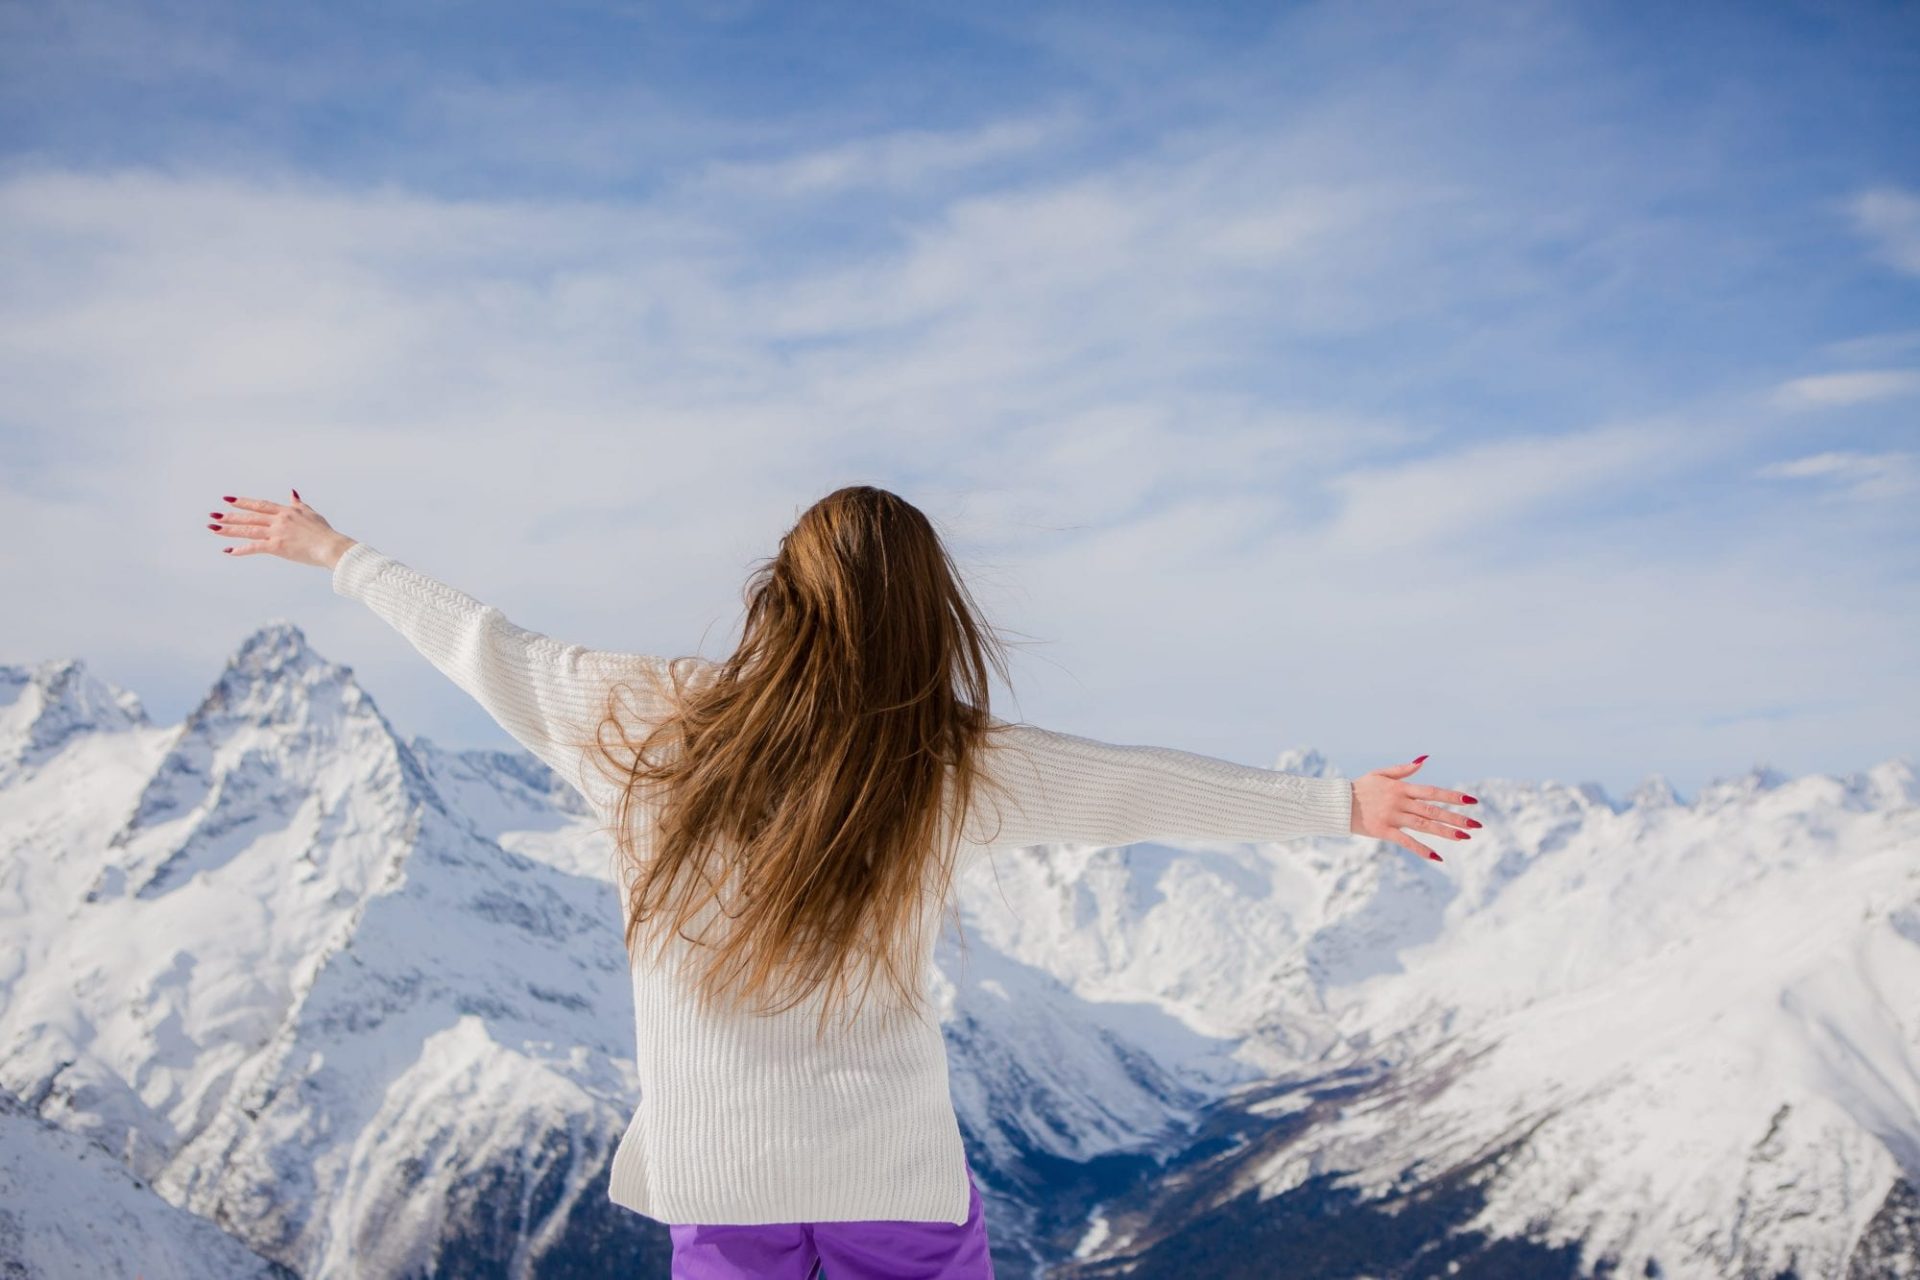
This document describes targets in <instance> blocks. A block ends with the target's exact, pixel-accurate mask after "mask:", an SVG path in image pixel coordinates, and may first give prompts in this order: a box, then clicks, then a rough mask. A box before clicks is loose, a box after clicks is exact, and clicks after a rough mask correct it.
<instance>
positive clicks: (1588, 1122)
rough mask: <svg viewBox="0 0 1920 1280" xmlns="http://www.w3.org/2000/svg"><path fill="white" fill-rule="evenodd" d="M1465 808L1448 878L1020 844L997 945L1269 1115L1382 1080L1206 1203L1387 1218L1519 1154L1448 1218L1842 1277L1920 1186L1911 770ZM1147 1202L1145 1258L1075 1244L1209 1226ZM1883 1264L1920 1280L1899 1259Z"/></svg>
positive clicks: (1918, 873) (1652, 1252)
mask: <svg viewBox="0 0 1920 1280" xmlns="http://www.w3.org/2000/svg"><path fill="white" fill-rule="evenodd" d="M1283 767H1292V768H1298V767H1300V766H1299V763H1298V760H1297V759H1296V760H1294V761H1292V762H1284V766H1283ZM1468 789H1469V790H1471V791H1472V792H1473V793H1474V794H1476V795H1477V796H1479V797H1480V798H1481V800H1482V803H1481V804H1480V805H1479V806H1478V807H1477V808H1475V809H1474V811H1473V812H1474V815H1475V816H1476V817H1478V818H1479V819H1480V820H1481V821H1483V822H1485V823H1486V824H1487V826H1486V828H1485V829H1484V830H1483V831H1482V832H1480V833H1478V834H1477V835H1476V836H1475V838H1474V840H1473V842H1472V843H1471V844H1470V845H1466V846H1457V847H1455V848H1451V849H1449V850H1448V852H1449V855H1450V856H1449V860H1448V861H1447V862H1446V863H1445V864H1444V865H1443V866H1436V865H1433V864H1423V863H1420V862H1418V861H1415V860H1413V859H1411V858H1408V857H1405V856H1404V855H1402V854H1400V853H1398V852H1397V851H1384V852H1375V851H1376V850H1385V849H1386V847H1385V846H1379V845H1373V844H1371V842H1357V841H1333V842H1325V843H1321V842H1315V845H1314V846H1311V847H1309V846H1299V845H1294V846H1288V847H1286V848H1283V849H1279V850H1273V851H1267V852H1264V853H1253V854H1247V853H1245V852H1241V853H1236V852H1234V851H1232V850H1212V851H1189V852H1184V853H1173V852H1171V851H1167V850H1162V849H1159V848H1154V847H1139V848H1135V849H1131V850H1104V851H1069V852H1066V853H1059V852H1054V853H1048V854H1045V855H1028V854H1022V855H1017V856H1016V858H1015V859H1013V860H1012V862H1013V866H1012V872H1013V877H1012V883H1011V885H1010V888H1009V891H1008V894H1007V896H1008V898H1009V899H1010V900H1011V901H1012V902H1014V903H1017V904H1018V910H1017V911H996V912H994V913H993V914H992V915H991V916H989V917H987V918H986V924H987V928H988V931H989V933H990V935H991V936H992V937H993V939H994V941H995V944H996V946H997V948H998V949H1000V950H1002V951H1003V952H1005V953H1007V954H1010V955H1013V956H1018V957H1021V958H1023V959H1025V960H1026V961H1028V962H1029V963H1031V964H1033V965H1035V966H1036V967H1038V968H1041V969H1044V970H1046V971H1047V972H1049V973H1052V974H1056V975H1060V976H1061V977H1062V980H1063V981H1064V982H1065V983H1066V984H1067V985H1068V986H1069V987H1070V988H1072V989H1073V990H1075V991H1077V992H1079V993H1081V994H1084V995H1087V996H1089V997H1091V998H1097V999H1100V1000H1110V1001H1114V1002H1116V1003H1117V1004H1119V1005H1120V1006H1121V1007H1123V1008H1125V1007H1133V1006H1138V1005H1148V1006H1152V1007H1156V1008H1161V1009H1167V1008H1173V1009H1175V1010H1178V1011H1179V1012H1180V1014H1181V1016H1182V1018H1183V1021H1185V1022H1186V1023H1187V1024H1188V1025H1191V1026H1196V1027H1200V1028H1203V1029H1204V1030H1205V1031H1206V1032H1207V1033H1209V1034H1210V1035H1213V1036H1216V1037H1218V1038H1219V1043H1222V1044H1234V1045H1235V1046H1236V1048H1235V1051H1234V1058H1235V1060H1238V1061H1251V1062H1255V1063H1257V1064H1259V1066H1260V1069H1261V1074H1263V1075H1271V1076H1275V1077H1280V1078H1281V1079H1283V1080H1292V1081H1295V1082H1297V1084H1298V1086H1299V1087H1298V1088H1297V1089H1294V1090H1292V1091H1288V1090H1281V1091H1279V1092H1278V1096H1271V1095H1273V1094H1274V1093H1275V1090H1273V1088H1272V1087H1271V1086H1270V1085H1269V1086H1266V1087H1262V1088H1258V1089H1252V1090H1248V1091H1247V1092H1248V1096H1249V1097H1258V1098H1259V1102H1258V1105H1257V1110H1258V1112H1259V1113H1261V1114H1266V1115H1270V1116H1284V1115H1286V1114H1287V1113H1288V1112H1289V1111H1292V1110H1296V1109H1300V1108H1303V1107H1304V1106H1305V1105H1306V1102H1307V1100H1308V1099H1309V1098H1310V1097H1311V1096H1312V1094H1313V1092H1314V1088H1313V1086H1315V1085H1316V1084H1318V1083H1321V1082H1324V1081H1326V1080H1328V1079H1330V1078H1334V1077H1340V1078H1343V1079H1346V1080H1352V1079H1356V1078H1358V1079H1363V1080H1368V1081H1371V1082H1372V1087H1370V1088H1366V1089H1363V1090H1361V1091H1360V1092H1359V1094H1358V1096H1356V1097H1354V1098H1353V1099H1352V1100H1351V1101H1350V1103H1348V1104H1347V1105H1338V1106H1327V1105H1325V1104H1321V1105H1318V1106H1316V1107H1314V1108H1313V1115H1312V1123H1311V1124H1309V1125H1305V1126H1302V1127H1300V1128H1299V1130H1298V1131H1292V1130H1290V1131H1289V1132H1288V1134H1287V1137H1286V1140H1285V1141H1284V1142H1277V1143H1273V1144H1265V1145H1261V1144H1256V1145H1255V1147H1254V1148H1253V1149H1251V1150H1249V1151H1247V1152H1245V1153H1243V1154H1242V1155H1240V1156H1238V1157H1228V1158H1226V1159H1224V1160H1221V1159H1215V1160H1213V1162H1212V1164H1213V1167H1212V1168H1211V1169H1210V1170H1209V1172H1208V1174H1207V1177H1208V1179H1209V1180H1210V1181H1211V1182H1212V1184H1213V1188H1212V1192H1211V1194H1210V1199H1209V1200H1208V1201H1207V1202H1206V1203H1207V1204H1211V1205H1217V1204H1220V1203H1223V1202H1224V1201H1226V1200H1229V1199H1231V1198H1232V1197H1233V1196H1234V1195H1236V1194H1239V1193H1242V1192H1247V1191H1249V1190H1250V1191H1252V1192H1253V1194H1254V1195H1255V1196H1256V1197H1259V1198H1266V1197H1271V1196H1275V1195H1277V1194H1281V1193H1284V1192H1287V1191H1288V1190H1290V1189H1296V1188H1300V1187H1302V1186H1303V1185H1304V1184H1306V1183H1307V1182H1308V1181H1309V1180H1310V1179H1311V1178H1313V1177H1315V1176H1316V1175H1319V1174H1321V1173H1324V1172H1326V1171H1329V1170H1337V1171H1340V1172H1341V1173H1342V1175H1343V1176H1342V1179H1341V1181H1342V1185H1343V1186H1344V1187H1345V1188H1346V1189H1348V1190H1350V1191H1352V1192H1353V1193H1355V1194H1357V1195H1359V1196H1360V1197H1362V1198H1367V1197H1375V1198H1379V1197H1386V1196H1389V1195H1390V1194H1396V1193H1397V1192H1398V1191H1399V1190H1400V1189H1401V1188H1403V1187H1404V1186H1405V1185H1407V1184H1408V1183H1412V1184H1415V1185H1417V1184H1419V1183H1421V1182H1423V1181H1429V1180H1434V1179H1438V1178H1441V1177H1442V1176H1443V1175H1445V1174H1446V1173H1447V1171H1449V1170H1453V1169H1456V1168H1458V1167H1461V1166H1463V1165H1466V1164H1470V1163H1471V1162H1473V1161H1475V1160H1476V1159H1480V1158H1482V1157H1484V1156H1485V1155H1486V1154H1487V1153H1489V1152H1492V1151H1494V1150H1497V1149H1500V1148H1501V1147H1502V1144H1504V1143H1509V1142H1513V1141H1514V1140H1516V1139H1518V1142H1517V1144H1516V1145H1515V1146H1514V1147H1513V1148H1512V1149H1511V1150H1510V1151H1506V1152H1504V1153H1503V1155H1502V1157H1501V1160H1500V1162H1499V1165H1498V1168H1497V1169H1493V1170H1490V1171H1489V1173H1488V1175H1487V1176H1486V1178H1485V1179H1484V1180H1483V1181H1484V1187H1483V1194H1482V1195H1481V1196H1480V1197H1479V1199H1480V1200H1481V1201H1482V1203H1479V1204H1477V1206H1476V1211H1475V1212H1474V1213H1472V1214H1470V1215H1467V1216H1465V1217H1463V1218H1462V1219H1461V1220H1459V1221H1457V1222H1455V1223H1453V1224H1451V1225H1452V1227H1453V1228H1455V1229H1459V1230H1477V1231H1480V1232H1483V1233H1485V1234H1486V1235H1488V1236H1490V1237H1493V1238H1499V1237H1509V1236H1526V1237H1528V1238H1530V1239H1533V1240H1537V1241H1541V1242H1543V1243H1546V1244H1550V1245H1569V1244H1570V1245H1571V1246H1573V1252H1574V1253H1575V1254H1577V1255H1578V1256H1579V1258H1580V1264H1579V1265H1580V1266H1581V1267H1582V1268H1595V1267H1598V1266H1601V1265H1603V1264H1605V1263H1609V1262H1610V1263H1611V1264H1612V1265H1614V1266H1616V1267H1618V1268H1619V1269H1620V1270H1621V1271H1622V1272H1623V1273H1625V1274H1634V1275H1641V1274H1653V1273H1655V1272H1657V1273H1659V1274H1666V1275H1716V1276H1717V1275H1764V1276H1774V1275H1778V1274H1782V1273H1792V1274H1798V1275H1807V1276H1811V1275H1841V1274H1845V1273H1846V1268H1847V1265H1848V1260H1849V1257H1850V1256H1852V1255H1853V1253H1854V1249H1855V1245H1856V1242H1857V1241H1858V1240H1859V1238H1860V1237H1861V1236H1862V1234H1863V1233H1865V1232H1866V1231H1867V1228H1868V1225H1869V1223H1870V1222H1873V1221H1874V1220H1875V1218H1876V1215H1881V1214H1882V1212H1883V1209H1885V1208H1886V1207H1887V1206H1888V1205H1889V1203H1890V1202H1891V1203H1893V1204H1894V1205H1895V1206H1897V1205H1898V1203H1899V1202H1901V1201H1902V1199H1903V1197H1906V1196H1908V1195H1910V1193H1911V1185H1903V1184H1902V1182H1901V1177H1902V1173H1903V1171H1904V1176H1905V1179H1906V1180H1907V1184H1911V1183H1912V1182H1914V1181H1916V1180H1917V1179H1916V1173H1920V995H1916V994H1915V993H1920V810H1916V808H1915V801H1916V799H1917V798H1920V787H1916V782H1915V777H1914V773H1913V770H1912V768H1911V766H1910V765H1909V764H1908V763H1907V762H1905V761H1903V760H1894V761H1889V762H1886V763H1884V764H1882V765H1880V766H1878V767H1877V768H1875V769H1873V770H1871V771H1869V772H1868V773H1865V774H1862V775H1858V776H1853V777H1847V778H1832V777H1823V776H1817V775H1816V776H1810V777H1806V778H1801V779H1796V780H1791V781H1790V780H1787V779H1784V778H1781V777H1779V776H1778V775H1775V774H1773V773H1770V772H1768V771H1765V770H1755V771H1754V772H1752V773H1750V774H1748V775H1746V776H1744V777H1740V778H1734V779H1727V780H1722V781H1720V782H1716V783H1715V784H1713V785H1712V786H1710V787H1708V788H1705V789H1704V790H1703V792H1702V794H1701V795H1700V796H1698V797H1696V799H1695V800H1694V802H1693V803H1692V804H1690V805H1682V804H1679V803H1678V802H1677V799H1676V798H1675V797H1674V796H1673V795H1672V793H1671V790H1670V789H1669V788H1667V787H1666V786H1665V785H1664V784H1663V783H1662V782H1660V781H1659V780H1658V779H1653V780H1651V781H1650V783H1649V784H1648V785H1647V786H1645V787H1643V788H1641V790H1640V791H1639V792H1638V793H1637V794H1636V796H1635V798H1634V799H1633V800H1632V801H1631V802H1629V803H1625V804H1620V805H1615V804H1613V803H1611V802H1609V801H1608V800H1607V798H1606V797H1605V796H1604V794H1602V793H1601V792H1600V791H1599V790H1598V789H1597V788H1594V787H1565V786H1559V785H1555V784H1546V785H1531V784H1519V783H1513V782H1509V781H1505V780H1499V779H1490V780H1484V781H1479V782H1475V783H1472V784H1469V787H1468ZM1363 843H1364V844H1366V846H1367V848H1366V849H1365V850H1362V849H1361V848H1360V846H1361V845H1362V844H1363ZM1002 861H1003V879H1007V878H1008V877H1007V876H1006V874H1005V870H1004V866H1005V864H1006V863H1007V861H1008V860H1007V859H1005V858H1003V859H1002ZM1229 939H1230V941H1229ZM1235 951H1237V952H1238V953H1239V954H1240V955H1241V957H1243V959H1244V964H1238V965H1236V964H1235V963H1234V962H1233V959H1232V955H1231V953H1232V952H1235ZM1242 1037H1244V1039H1242ZM1195 1065H1207V1064H1206V1060H1205V1059H1202V1060H1200V1061H1199V1062H1198V1063H1196V1064H1195ZM1269 1148H1271V1149H1269ZM1165 1193H1166V1185H1165V1182H1164V1180H1162V1181H1161V1184H1160V1185H1157V1186H1156V1187H1155V1188H1154V1190H1153V1192H1152V1193H1151V1194H1148V1195H1145V1196H1142V1197H1139V1198H1137V1199H1136V1200H1135V1201H1134V1202H1133V1204H1132V1205H1131V1208H1132V1210H1133V1211H1134V1212H1135V1213H1136V1214H1137V1215H1138V1220H1137V1221H1135V1222H1134V1223H1133V1224H1132V1226H1131V1233H1132V1235H1133V1236H1134V1237H1137V1238H1128V1237H1129V1233H1128V1231H1127V1230H1122V1229H1119V1228H1118V1227H1117V1226H1116V1225H1115V1224H1114V1223H1112V1222H1107V1221H1105V1219H1104V1215H1103V1218H1102V1226H1101V1231H1102V1232H1103V1233H1104V1234H1103V1236H1102V1238H1101V1240H1100V1243H1099V1247H1098V1248H1095V1249H1090V1250H1089V1251H1088V1256H1100V1255H1104V1254H1117V1255H1126V1254H1131V1253H1140V1254H1143V1255H1145V1256H1151V1254H1152V1250H1151V1247H1150V1246H1151V1245H1152V1243H1153V1241H1154V1240H1155V1239H1156V1238H1160V1237H1163V1236H1166V1235H1168V1234H1169V1233H1178V1232H1181V1231H1183V1230H1188V1229H1190V1221H1191V1219H1192V1217H1193V1216H1194V1215H1195V1213H1196V1212H1198V1211H1199V1210H1200V1209H1201V1208H1203V1207H1204V1206H1202V1205H1196V1204H1195V1203H1193V1202H1190V1201H1187V1200H1181V1201H1179V1203H1178V1211H1177V1215H1176V1216H1175V1217H1173V1218H1171V1219H1170V1218H1169V1217H1168V1216H1167V1214H1166V1211H1165V1209H1164V1207H1163V1208H1161V1209H1160V1210H1156V1209H1155V1208H1154V1207H1153V1206H1154V1204H1155V1201H1156V1198H1164V1197H1165ZM1914 1244H1915V1245H1920V1240H1916V1241H1915V1242H1914ZM1185 1247H1186V1244H1185V1243H1184V1242H1183V1243H1182V1245H1181V1248H1183V1249H1184V1248H1185ZM1163 1260H1164V1259H1163ZM1650 1265H1651V1266H1652V1267H1653V1268H1654V1271H1648V1270H1647V1268H1648V1267H1649V1266H1650ZM1901 1265H1903V1266H1908V1267H1911V1268H1912V1269H1913V1270H1912V1271H1911V1272H1908V1273H1909V1274H1913V1273H1920V1249H1916V1250H1915V1251H1913V1252H1909V1253H1907V1254H1906V1256H1905V1261H1904V1262H1903V1263H1902V1264H1901ZM1092 1273H1093V1274H1105V1272H1100V1271H1095V1272H1092ZM1167 1274H1178V1272H1177V1270H1169V1271H1168V1272H1167ZM1889 1274H1899V1272H1897V1271H1896V1272H1890V1273H1889Z"/></svg>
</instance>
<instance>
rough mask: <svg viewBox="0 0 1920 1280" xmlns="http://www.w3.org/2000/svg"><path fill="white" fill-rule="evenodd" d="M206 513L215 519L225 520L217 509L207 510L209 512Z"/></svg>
mask: <svg viewBox="0 0 1920 1280" xmlns="http://www.w3.org/2000/svg"><path fill="white" fill-rule="evenodd" d="M207 514H208V515H210V516H212V517H213V518H214V519H215V520H225V519H226V517H225V516H223V515H221V514H220V513H219V512H218V511H209V512H207Z"/></svg>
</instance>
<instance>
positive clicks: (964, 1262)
mask: <svg viewBox="0 0 1920 1280" xmlns="http://www.w3.org/2000/svg"><path fill="white" fill-rule="evenodd" d="M967 1186H968V1188H969V1190H970V1192H971V1195H970V1196H969V1198H968V1200H967V1220H966V1221H965V1222H962V1223H958V1224H956V1223H952V1222H906V1221H901V1220H898V1219H891V1218H880V1219H872V1220H869V1221H865V1222H770V1223H754V1224H750V1225H742V1224H738V1223H735V1224H719V1225H714V1226H705V1225H702V1224H699V1223H693V1222H676V1223H670V1224H669V1228H670V1230H671V1232H672V1234H673V1280H749V1278H751V1280H816V1278H818V1277H824V1280H993V1259H992V1258H990V1257H989V1256H988V1254H987V1223H986V1219H985V1217H983V1216H982V1214H981V1211H980V1188H979V1187H978V1186H977V1185H975V1183H974V1181H973V1167H972V1166H971V1165H969V1166H968V1167H967ZM823 1267H824V1268H825V1269H824V1270H822V1268H823Z"/></svg>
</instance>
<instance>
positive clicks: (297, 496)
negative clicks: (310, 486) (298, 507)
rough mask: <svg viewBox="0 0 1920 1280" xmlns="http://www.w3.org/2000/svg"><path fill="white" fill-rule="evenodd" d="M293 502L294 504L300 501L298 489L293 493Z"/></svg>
mask: <svg viewBox="0 0 1920 1280" xmlns="http://www.w3.org/2000/svg"><path fill="white" fill-rule="evenodd" d="M293 500H294V501H295V502H298V501H300V491H299V490H298V489H295V490H294V491H293Z"/></svg>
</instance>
